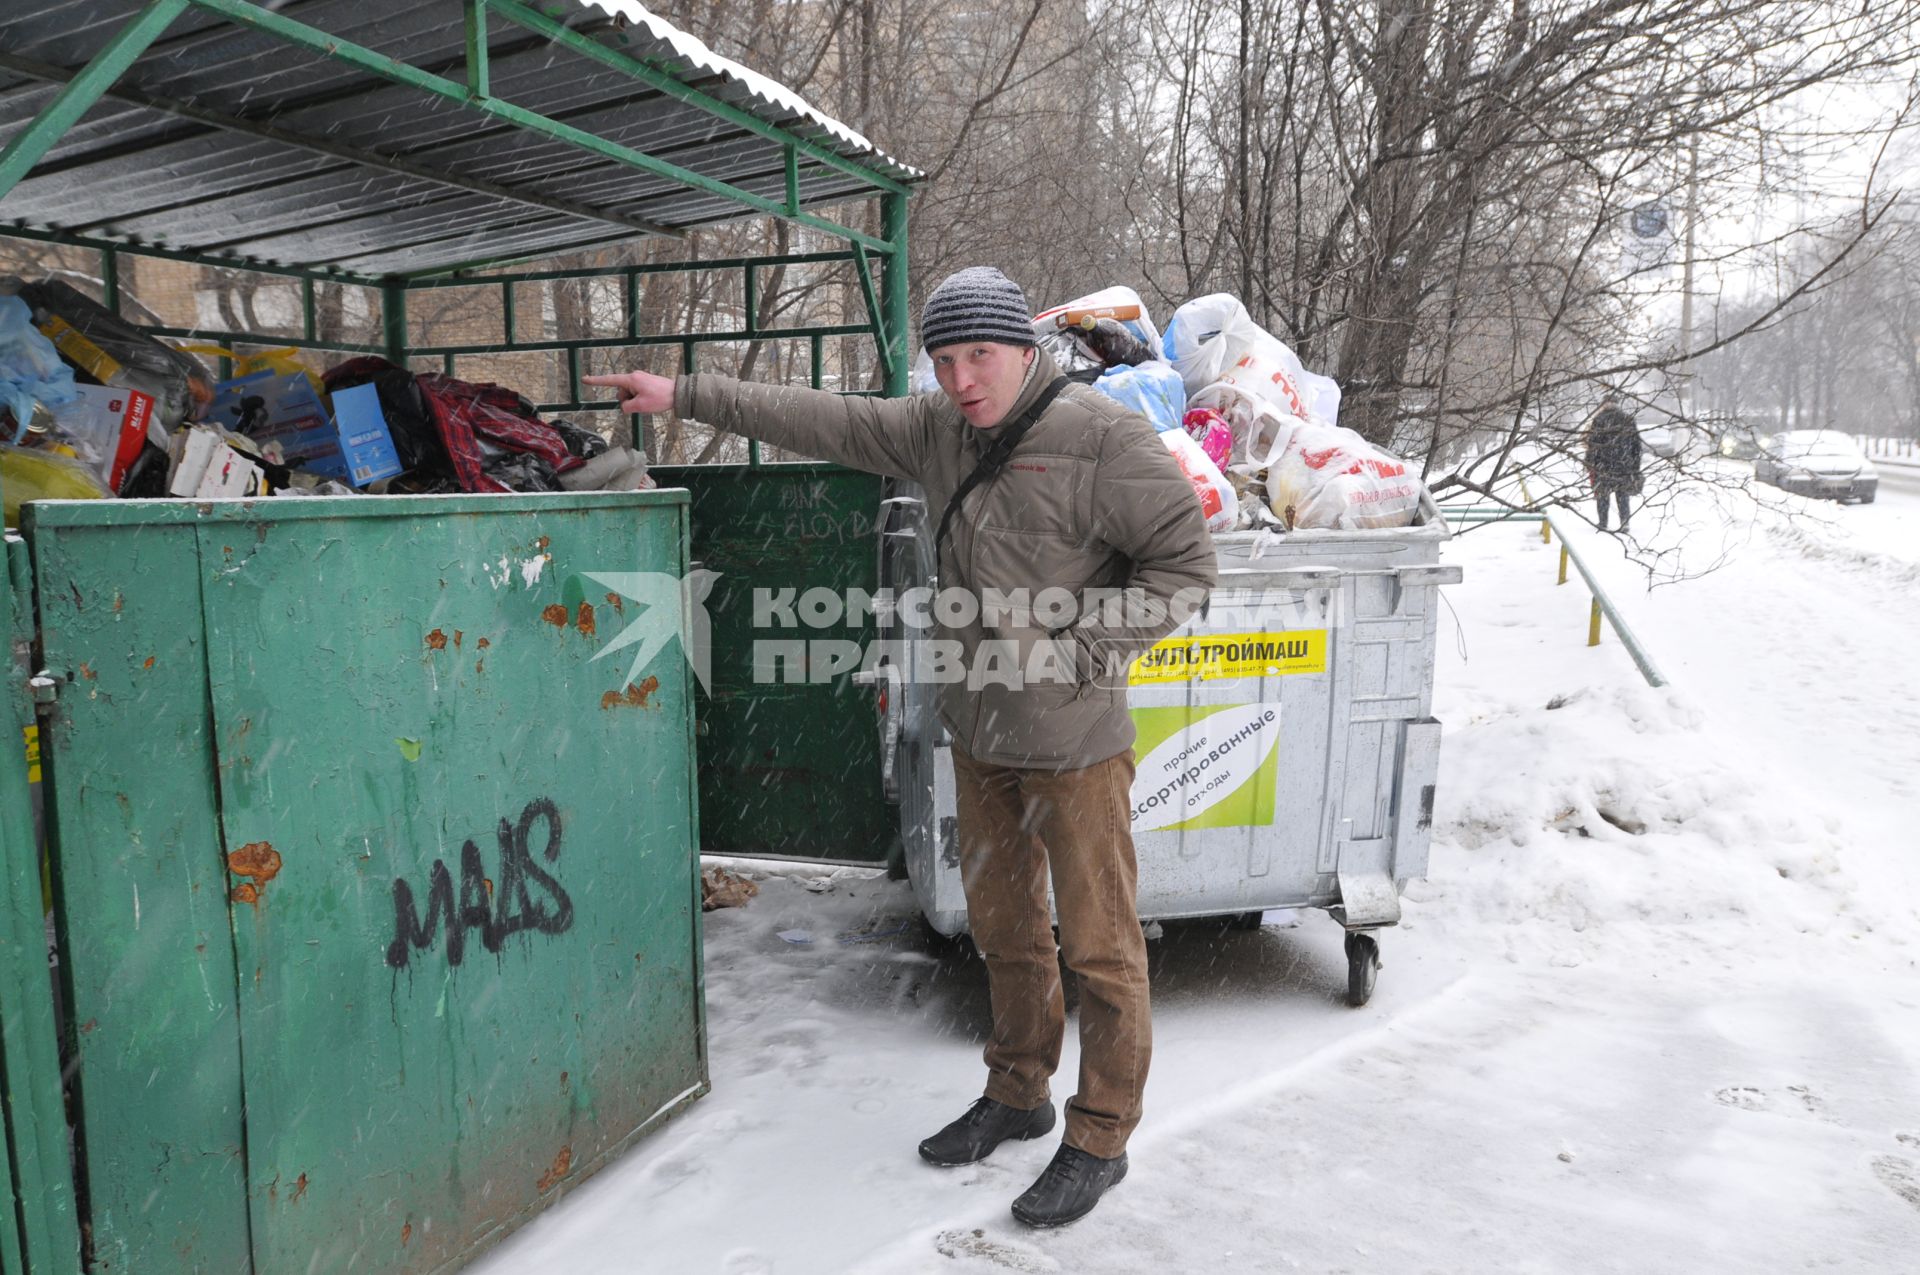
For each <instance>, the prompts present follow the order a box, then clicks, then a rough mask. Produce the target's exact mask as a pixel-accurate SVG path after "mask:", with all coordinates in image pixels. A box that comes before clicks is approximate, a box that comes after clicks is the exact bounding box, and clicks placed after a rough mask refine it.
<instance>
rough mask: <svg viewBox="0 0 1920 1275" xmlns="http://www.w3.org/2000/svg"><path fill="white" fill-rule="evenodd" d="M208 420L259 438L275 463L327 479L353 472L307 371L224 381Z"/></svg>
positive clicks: (217, 390) (207, 415)
mask: <svg viewBox="0 0 1920 1275" xmlns="http://www.w3.org/2000/svg"><path fill="white" fill-rule="evenodd" d="M206 419H207V421H208V422H209V423H211V424H214V425H218V426H219V427H220V428H221V429H225V430H231V431H233V432H234V433H236V434H245V435H246V436H247V437H248V438H251V439H253V440H254V441H255V442H257V443H259V444H260V447H261V451H262V453H263V454H264V455H265V456H266V458H267V459H268V460H269V461H274V462H276V463H278V464H283V465H285V466H287V467H288V468H289V469H304V470H306V471H307V472H308V473H311V474H319V475H321V476H322V477H324V478H345V477H346V476H347V465H346V460H345V458H344V457H343V456H342V455H341V451H340V435H339V434H338V433H337V432H335V430H334V427H333V419H332V418H331V417H330V416H328V414H327V408H326V405H325V404H324V403H322V402H321V401H320V396H319V395H318V394H317V393H315V392H314V388H313V382H312V381H310V380H308V379H307V377H306V374H305V373H301V372H295V373H292V374H286V373H281V372H255V373H254V374H253V375H252V376H242V377H240V378H238V379H236V380H232V381H222V382H220V384H218V385H216V386H215V387H214V398H213V403H212V405H211V406H209V407H208V408H207V412H206Z"/></svg>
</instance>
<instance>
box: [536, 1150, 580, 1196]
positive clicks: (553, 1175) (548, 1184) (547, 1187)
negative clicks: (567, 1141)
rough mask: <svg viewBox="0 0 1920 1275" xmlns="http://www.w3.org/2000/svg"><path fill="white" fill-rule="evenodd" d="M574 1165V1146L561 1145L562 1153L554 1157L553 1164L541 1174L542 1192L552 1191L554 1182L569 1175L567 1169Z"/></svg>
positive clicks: (540, 1186) (540, 1185)
mask: <svg viewBox="0 0 1920 1275" xmlns="http://www.w3.org/2000/svg"><path fill="white" fill-rule="evenodd" d="M572 1167H573V1148H572V1147H561V1148H560V1154H559V1155H557V1156H555V1157H553V1165H552V1167H550V1168H549V1169H548V1170H547V1171H546V1172H545V1173H543V1174H541V1175H540V1182H539V1188H540V1190H541V1191H542V1192H546V1191H551V1190H552V1189H553V1185H554V1183H556V1182H558V1181H559V1180H560V1179H561V1178H564V1177H566V1176H567V1170H569V1169H571V1168H572Z"/></svg>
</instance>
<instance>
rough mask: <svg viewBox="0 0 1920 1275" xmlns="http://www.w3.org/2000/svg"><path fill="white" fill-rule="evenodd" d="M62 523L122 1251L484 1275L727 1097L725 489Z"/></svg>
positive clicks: (67, 956) (145, 1258) (51, 671)
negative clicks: (714, 1025)
mask: <svg viewBox="0 0 1920 1275" xmlns="http://www.w3.org/2000/svg"><path fill="white" fill-rule="evenodd" d="M25 530H26V534H27V540H28V544H29V546H30V548H31V567H32V575H33V588H34V592H35V596H36V598H37V600H38V615H39V635H38V637H39V643H40V649H41V652H42V660H43V663H44V667H45V669H46V671H47V677H48V681H47V682H46V683H45V689H46V691H47V694H45V695H44V696H42V697H41V698H42V699H43V700H44V701H45V702H44V704H43V707H42V714H41V719H40V721H41V732H42V738H43V741H44V745H45V747H44V753H45V761H46V766H47V787H48V790H49V840H50V849H51V861H52V868H53V876H54V885H55V905H54V919H55V922H56V927H57V933H58V941H59V955H60V963H61V971H62V979H63V988H62V990H63V993H64V1000H65V1007H64V1008H65V1017H66V1021H67V1022H68V1024H69V1025H70V1030H71V1041H72V1050H73V1058H72V1061H71V1063H70V1065H69V1067H70V1070H69V1074H70V1076H71V1077H72V1080H73V1084H74V1087H75V1088H74V1099H75V1102H76V1104H77V1107H76V1110H77V1111H78V1112H79V1113H80V1119H79V1121H78V1128H77V1144H76V1153H77V1156H78V1164H79V1169H80V1181H81V1183H82V1184H83V1189H84V1191H85V1193H86V1195H85V1198H86V1201H87V1212H86V1216H87V1218H88V1221H89V1226H90V1236H89V1238H90V1244H91V1248H90V1252H91V1262H92V1269H95V1270H107V1271H135V1272H139V1271H166V1270H190V1269H192V1270H257V1271H302V1270H350V1269H367V1270H380V1271H391V1272H400V1271H431V1270H442V1269H446V1268H448V1267H450V1266H451V1265H454V1264H457V1263H458V1262H460V1261H461V1260H463V1259H464V1258H465V1257H466V1256H468V1255H470V1254H472V1253H473V1252H475V1251H477V1250H478V1249H479V1248H481V1247H483V1246H485V1245H486V1244H488V1243H490V1242H492V1241H493V1240H495V1239H497V1238H498V1237H499V1236H500V1235H501V1234H503V1233H504V1232H505V1231H506V1230H508V1229H511V1228H512V1227H513V1226H515V1225H517V1224H518V1223H519V1222H521V1221H524V1220H525V1219H526V1218H527V1217H528V1216H530V1215H531V1214H532V1213H534V1212H536V1211H537V1210H538V1209H539V1208H541V1207H542V1206H543V1205H544V1204H545V1203H547V1202H549V1201H550V1200H551V1199H552V1198H554V1193H555V1192H556V1191H559V1190H561V1189H562V1188H563V1187H564V1186H567V1185H570V1184H572V1183H574V1182H577V1181H578V1180H579V1179H580V1178H582V1177H583V1176H585V1175H586V1174H588V1173H591V1172H592V1171H593V1170H595V1169H596V1168H598V1167H599V1166H601V1165H602V1164H604V1163H606V1162H607V1161H608V1160H610V1159H611V1158H612V1157H614V1156H615V1155H617V1154H618V1153H619V1152H620V1151H622V1150H623V1149H624V1148H625V1147H627V1146H628V1145H629V1144H630V1143H631V1142H632V1141H633V1140H634V1139H635V1138H637V1137H638V1136H640V1135H641V1134H642V1133H643V1132H645V1131H646V1130H647V1129H649V1128H651V1127H653V1126H654V1125H656V1124H658V1123H659V1122H660V1121H662V1120H664V1119H666V1118H667V1117H668V1116H669V1115H671V1114H672V1113H673V1112H674V1111H676V1110H678V1109H679V1108H680V1107H682V1106H684V1105H685V1104H686V1103H687V1102H689V1101H691V1100H692V1099H694V1098H696V1097H698V1096H699V1095H700V1094H702V1093H704V1092H705V1091H706V1088H707V1067H706V1050H705V1040H704V1014H703V1011H702V1005H701V997H700V971H701V952H700V921H699V918H700V909H699V886H698V868H697V834H696V829H695V815H694V812H695V775H694V753H693V711H692V705H693V693H692V685H691V678H690V677H689V675H688V666H687V661H686V660H684V659H683V658H681V656H680V653H679V651H678V650H677V649H676V647H675V644H674V643H673V642H672V641H670V640H669V641H667V642H666V643H665V646H664V649H661V650H659V651H658V653H657V654H655V655H652V656H649V657H648V662H647V663H646V664H645V666H644V668H636V667H635V665H634V661H635V656H636V655H637V654H639V653H640V652H641V651H643V650H645V649H646V646H647V644H646V643H630V644H628V645H622V641H623V638H628V637H631V636H632V633H631V631H630V627H629V626H634V627H638V628H641V629H642V631H643V633H644V632H650V631H651V630H648V629H647V628H646V626H649V625H654V626H658V625H661V624H664V626H665V630H664V634H662V635H661V636H668V637H671V636H675V635H677V633H678V626H679V606H678V601H679V594H678V593H677V591H676V590H677V587H678V582H679V581H680V579H681V578H682V576H684V574H685V572H686V569H687V549H686V546H687V496H686V493H685V492H679V491H653V492H639V493H619V494H579V495H560V494H550V495H533V496H414V497H358V498H353V499H345V498H338V499H307V500H302V499H288V498H280V499H273V500H260V501H217V502H184V501H93V502H75V503H51V502H49V503H41V504H37V505H34V506H31V507H30V508H29V512H28V515H27V519H26V528H25ZM656 645H657V644H656ZM603 656H604V657H606V658H602V657H603ZM7 849H8V851H9V853H10V854H11V853H13V852H14V851H15V849H16V847H15V845H14V837H13V834H12V832H11V830H10V831H9V834H8V838H7Z"/></svg>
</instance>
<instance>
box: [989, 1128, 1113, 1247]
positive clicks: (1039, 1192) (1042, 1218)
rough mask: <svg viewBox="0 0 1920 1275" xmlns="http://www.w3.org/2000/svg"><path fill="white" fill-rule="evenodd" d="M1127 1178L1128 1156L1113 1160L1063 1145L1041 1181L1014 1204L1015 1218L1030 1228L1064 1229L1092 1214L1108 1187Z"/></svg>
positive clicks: (1042, 1175)
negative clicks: (1070, 1223)
mask: <svg viewBox="0 0 1920 1275" xmlns="http://www.w3.org/2000/svg"><path fill="white" fill-rule="evenodd" d="M1126 1176H1127V1153H1126V1152H1124V1151H1122V1152H1121V1153H1120V1154H1119V1155H1117V1156H1115V1157H1114V1158H1113V1159H1111V1160H1102V1159H1101V1158H1100V1157H1099V1156H1097V1155H1089V1154H1087V1153H1086V1152H1085V1151H1082V1150H1081V1149H1080V1148H1078V1147H1070V1146H1067V1145H1065V1144H1064V1143H1063V1144H1062V1145H1061V1147H1060V1149H1059V1150H1058V1151H1056V1152H1054V1156H1053V1160H1052V1161H1051V1162H1050V1163H1049V1164H1048V1165H1047V1167H1046V1169H1045V1170H1043V1171H1042V1172H1041V1174H1040V1178H1039V1180H1038V1181H1037V1182H1035V1183H1034V1184H1033V1185H1032V1186H1030V1187H1028V1188H1027V1192H1026V1194H1025V1195H1022V1196H1021V1197H1020V1198H1019V1199H1017V1200H1015V1201H1014V1202H1013V1215H1014V1216H1015V1217H1017V1218H1019V1219H1020V1220H1021V1221H1022V1222H1025V1223H1026V1224H1027V1225H1028V1226H1065V1225H1066V1224H1067V1223H1069V1222H1077V1221H1079V1220H1080V1219H1081V1218H1083V1217H1085V1216H1086V1215H1087V1214H1089V1213H1091V1212H1093V1206H1094V1205H1096V1204H1098V1203H1100V1197H1101V1196H1102V1195H1104V1194H1106V1191H1107V1188H1108V1187H1110V1186H1112V1185H1113V1184H1114V1183H1116V1182H1118V1181H1119V1180H1120V1179H1121V1178H1124V1177H1126Z"/></svg>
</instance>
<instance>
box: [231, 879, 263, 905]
mask: <svg viewBox="0 0 1920 1275" xmlns="http://www.w3.org/2000/svg"><path fill="white" fill-rule="evenodd" d="M227 897H228V898H230V899H232V900H233V901H234V902H235V903H258V902H260V891H258V890H256V889H255V888H254V886H253V882H251V881H242V882H241V883H240V884H239V885H236V886H234V887H233V890H232V892H231V893H229V894H228V895H227Z"/></svg>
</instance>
